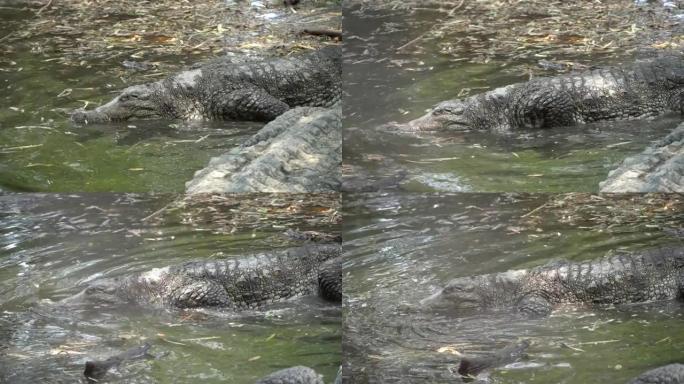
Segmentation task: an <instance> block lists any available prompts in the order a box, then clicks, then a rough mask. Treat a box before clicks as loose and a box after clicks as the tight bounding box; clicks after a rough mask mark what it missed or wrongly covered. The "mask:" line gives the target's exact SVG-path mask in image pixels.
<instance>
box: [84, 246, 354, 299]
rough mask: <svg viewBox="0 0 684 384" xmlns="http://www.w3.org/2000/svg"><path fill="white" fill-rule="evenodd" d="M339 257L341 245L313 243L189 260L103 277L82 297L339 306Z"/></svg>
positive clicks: (340, 277) (340, 276)
mask: <svg viewBox="0 0 684 384" xmlns="http://www.w3.org/2000/svg"><path fill="white" fill-rule="evenodd" d="M340 255H341V246H340V245H339V244H321V245H313V244H311V245H305V246H301V247H297V248H289V249H285V250H276V251H272V252H266V253H260V254H256V255H252V256H247V257H241V258H236V259H226V260H197V261H189V262H185V263H182V264H179V265H172V266H167V267H163V268H154V269H152V270H149V271H146V272H141V273H135V274H132V275H128V276H123V277H117V278H111V279H103V280H101V281H98V282H95V283H93V284H91V285H90V286H88V287H87V288H86V289H85V290H84V291H83V292H82V293H81V294H82V295H84V296H85V297H87V298H92V299H96V300H103V301H104V300H106V301H109V302H115V303H117V302H125V303H128V302H134V303H137V304H140V305H156V306H169V307H176V308H200V307H221V308H225V309H229V310H234V311H241V310H255V309H259V308H262V307H264V306H266V305H268V304H272V303H276V302H281V301H284V300H287V299H290V298H293V297H299V296H305V295H312V294H316V293H318V294H319V295H320V296H321V297H322V298H324V299H327V300H331V301H335V302H340V301H341V298H342V292H341V288H342V282H341V279H342V258H341V256H340ZM336 279H339V280H336ZM333 280H335V281H333Z"/></svg>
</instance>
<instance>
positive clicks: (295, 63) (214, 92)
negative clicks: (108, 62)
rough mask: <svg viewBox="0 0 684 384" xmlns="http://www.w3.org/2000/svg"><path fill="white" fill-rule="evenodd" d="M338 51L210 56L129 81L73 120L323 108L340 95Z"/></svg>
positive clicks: (265, 116)
mask: <svg viewBox="0 0 684 384" xmlns="http://www.w3.org/2000/svg"><path fill="white" fill-rule="evenodd" d="M341 56H342V52H341V48H340V47H339V46H326V47H323V48H321V49H319V50H316V51H314V52H310V53H306V54H301V55H297V56H293V57H287V58H276V59H270V60H265V61H262V62H245V63H232V62H228V61H227V59H222V60H214V61H211V62H209V63H207V64H206V65H204V66H201V67H200V68H197V69H191V70H187V71H183V72H180V73H178V74H176V75H172V76H170V77H168V78H166V79H164V80H161V81H157V82H153V83H147V84H140V85H134V86H131V87H128V88H126V89H124V90H123V91H122V92H121V93H120V94H119V95H118V96H117V97H115V98H114V99H113V100H111V101H110V102H108V103H107V104H104V105H101V106H99V107H97V108H95V109H93V110H89V111H86V110H83V109H78V110H75V111H73V112H72V114H71V119H72V120H73V121H74V122H76V123H103V122H108V121H126V120H129V119H134V118H136V119H144V118H169V119H187V120H190V119H207V120H245V121H271V120H273V119H275V118H276V117H278V116H279V115H281V114H283V113H284V112H285V111H287V110H289V109H291V108H293V107H296V106H314V107H329V106H332V105H333V104H335V103H336V102H338V101H339V99H340V97H341V78H342V58H341Z"/></svg>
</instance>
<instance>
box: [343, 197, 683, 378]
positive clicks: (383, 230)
mask: <svg viewBox="0 0 684 384" xmlns="http://www.w3.org/2000/svg"><path fill="white" fill-rule="evenodd" d="M344 217H345V223H344V228H345V229H344V236H345V254H346V257H347V259H346V263H345V297H346V301H345V306H344V334H343V356H344V357H343V359H344V361H345V364H347V365H346V372H347V374H348V375H351V376H352V377H353V379H354V381H352V382H355V383H366V382H368V383H376V382H384V383H428V382H439V383H442V382H444V383H446V382H460V381H459V379H458V378H457V375H455V374H453V373H452V370H455V369H457V368H458V362H459V358H458V357H457V356H456V355H453V354H452V353H450V351H458V352H460V353H466V354H471V355H477V354H483V353H487V352H491V351H493V350H495V349H498V348H501V347H503V346H505V345H506V344H508V343H512V342H516V341H517V340H520V339H530V340H531V342H532V346H531V347H530V349H529V350H528V354H529V358H528V359H527V360H524V361H522V362H520V363H518V364H514V365H511V366H507V367H502V368H501V369H497V370H495V371H493V372H491V377H490V380H491V381H490V382H493V383H520V382H524V383H557V382H562V383H567V384H574V383H577V384H580V383H588V382H599V381H604V382H610V383H620V382H626V381H627V380H628V379H629V378H631V377H634V376H636V375H638V374H640V373H641V372H643V371H645V370H648V369H651V368H654V367H656V366H660V365H663V364H667V363H672V362H681V360H682V359H684V347H682V346H683V345H684V338H683V335H684V321H683V320H684V304H683V303H681V302H676V301H672V302H662V303H652V304H642V305H629V306H619V307H611V308H587V307H579V306H567V307H562V308H559V309H557V310H556V311H554V313H553V314H552V316H551V317H549V318H547V319H538V320H534V319H532V320H530V319H524V318H521V317H519V316H516V315H515V314H512V313H511V314H508V313H497V314H484V313H479V314H478V313H475V314H473V315H472V316H464V317H459V316H456V315H455V314H450V313H427V312H421V311H419V310H416V306H415V304H416V303H418V301H420V300H421V299H423V298H425V297H427V296H429V295H430V294H432V293H433V292H435V291H436V290H437V289H439V288H440V287H442V286H443V285H444V284H445V283H446V282H447V281H448V280H449V279H450V278H454V277H459V276H468V275H477V274H485V273H493V272H502V271H506V270H509V269H520V268H530V267H534V266H539V265H544V264H547V263H549V262H552V261H557V260H562V259H567V260H574V261H578V260H588V259H594V258H598V257H601V256H604V255H606V254H608V253H610V252H624V251H638V250H640V249H646V248H651V247H659V246H682V239H681V237H680V236H677V235H674V234H673V231H672V229H676V228H681V227H682V224H683V223H684V206H683V205H682V200H681V198H680V197H679V196H669V197H663V196H656V195H647V196H639V195H632V196H630V195H627V196H612V197H607V196H589V195H545V194H535V195H525V194H469V193H468V194H421V195H417V194H392V195H388V194H375V195H351V196H349V197H348V198H346V199H345V216H344Z"/></svg>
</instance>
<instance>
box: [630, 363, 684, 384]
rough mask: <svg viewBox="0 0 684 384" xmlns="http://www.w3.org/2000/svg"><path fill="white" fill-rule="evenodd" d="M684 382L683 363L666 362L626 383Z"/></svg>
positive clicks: (677, 383)
mask: <svg viewBox="0 0 684 384" xmlns="http://www.w3.org/2000/svg"><path fill="white" fill-rule="evenodd" d="M680 383H684V364H668V365H664V366H662V367H658V368H655V369H651V370H650V371H646V372H644V373H642V374H641V375H639V376H637V377H635V378H634V379H633V380H632V381H630V382H629V383H627V384H680Z"/></svg>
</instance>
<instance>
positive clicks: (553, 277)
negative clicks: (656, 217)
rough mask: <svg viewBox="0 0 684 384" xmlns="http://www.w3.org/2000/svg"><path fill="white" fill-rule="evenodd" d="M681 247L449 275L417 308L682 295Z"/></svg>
mask: <svg viewBox="0 0 684 384" xmlns="http://www.w3.org/2000/svg"><path fill="white" fill-rule="evenodd" d="M683 296H684V248H659V249H652V250H648V251H642V252H636V253H632V254H621V255H615V256H611V257H604V258H601V259H599V260H594V261H585V262H578V263H573V262H567V261H565V262H558V263H555V264H553V265H548V266H542V267H538V268H533V269H529V270H513V271H507V272H503V273H493V274H488V275H479V276H472V277H461V278H457V279H453V280H451V281H450V282H449V283H448V284H447V285H446V286H445V287H444V288H443V289H441V290H440V291H439V292H437V293H435V294H434V295H433V296H431V297H428V298H426V299H424V300H422V301H421V304H422V305H423V308H424V309H425V308H440V307H441V308H447V309H456V310H472V309H475V310H498V309H516V310H517V311H519V312H521V313H524V314H527V315H531V316H544V315H548V314H549V313H550V312H551V311H552V310H553V308H554V307H555V306H557V305H560V304H566V303H567V304H590V305H607V304H626V303H642V302H650V301H659V300H673V299H682V297H683Z"/></svg>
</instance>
